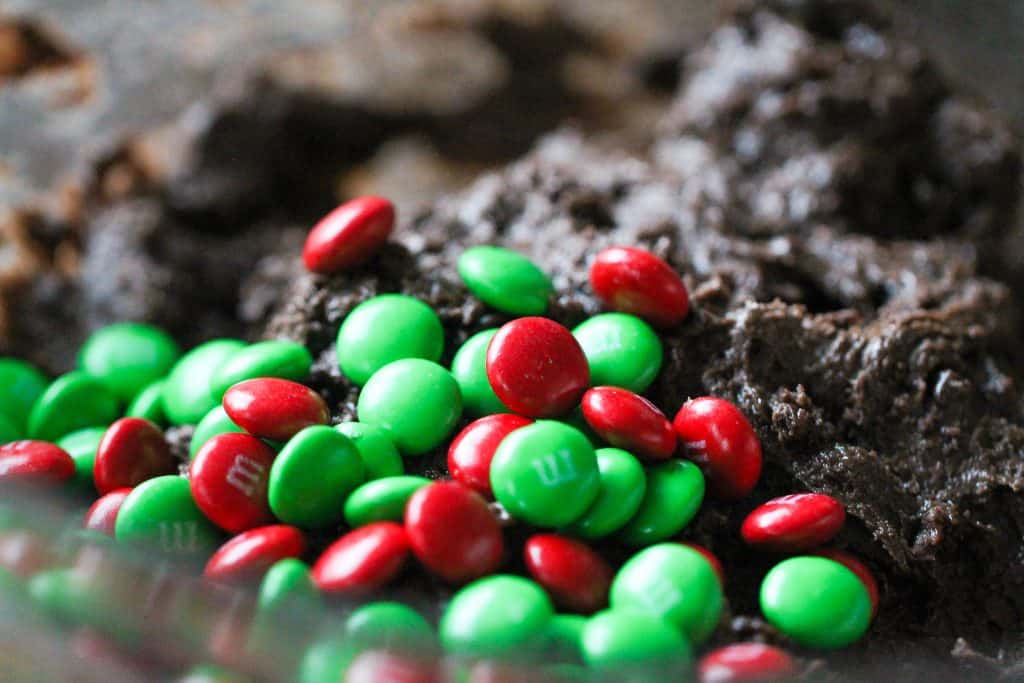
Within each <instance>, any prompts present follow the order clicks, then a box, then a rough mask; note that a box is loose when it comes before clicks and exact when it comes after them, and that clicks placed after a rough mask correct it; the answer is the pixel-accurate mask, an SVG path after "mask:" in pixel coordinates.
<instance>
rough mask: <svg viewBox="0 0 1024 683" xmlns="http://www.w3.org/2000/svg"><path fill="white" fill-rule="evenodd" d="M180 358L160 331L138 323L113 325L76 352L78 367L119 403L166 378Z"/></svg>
mask: <svg viewBox="0 0 1024 683" xmlns="http://www.w3.org/2000/svg"><path fill="white" fill-rule="evenodd" d="M180 355H181V350H180V349H179V348H178V344H177V343H176V342H175V341H174V340H173V339H171V337H170V335H168V334H167V333H166V332H164V331H163V330H161V329H159V328H156V327H153V326H152V325H144V324H141V323H115V324H113V325H108V326H107V327H104V328H102V329H100V330H97V331H96V332H94V333H93V334H92V336H91V337H89V339H87V340H86V342H85V344H84V345H83V346H82V349H81V351H79V353H78V366H79V367H80V368H81V369H82V370H83V371H84V372H85V373H87V374H88V375H90V376H91V377H94V378H95V379H97V380H99V381H100V382H102V383H103V385H104V386H105V387H107V389H109V390H110V392H111V393H112V394H114V395H115V396H116V397H117V398H118V399H119V400H121V401H130V400H131V399H132V398H134V397H135V395H136V394H138V393H139V392H140V391H142V389H143V388H144V387H145V386H146V385H147V384H149V383H150V382H153V381H155V380H158V379H160V378H161V377H163V376H164V375H166V374H167V373H168V372H169V371H170V369H171V367H172V366H173V365H174V363H175V361H177V360H178V357H179V356H180Z"/></svg>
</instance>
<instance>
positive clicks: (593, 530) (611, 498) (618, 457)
mask: <svg viewBox="0 0 1024 683" xmlns="http://www.w3.org/2000/svg"><path fill="white" fill-rule="evenodd" d="M596 456H597V470H598V473H599V474H600V478H601V487H600V489H599V491H598V494H597V498H596V499H595V500H594V502H593V503H592V504H591V505H590V507H589V508H587V511H586V512H585V513H584V514H583V516H582V517H580V518H579V519H577V520H576V521H575V522H573V523H572V524H570V525H569V526H568V527H567V528H566V530H567V531H568V532H569V533H571V534H574V535H576V536H580V537H581V538H587V539H594V538H602V537H604V536H607V535H608V534H611V533H613V532H615V531H618V530H619V529H621V528H622V527H623V525H625V524H626V523H627V522H628V521H629V520H630V519H632V518H633V516H634V515H635V514H636V512H637V510H639V509H640V504H641V503H642V502H643V500H644V493H645V492H646V491H647V476H646V475H645V474H644V468H643V465H641V464H640V461H639V460H637V459H636V458H635V457H633V455H632V454H630V453H628V452H626V451H624V450H622V449H620V448H599V449H597V451H596Z"/></svg>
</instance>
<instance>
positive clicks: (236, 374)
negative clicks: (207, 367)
mask: <svg viewBox="0 0 1024 683" xmlns="http://www.w3.org/2000/svg"><path fill="white" fill-rule="evenodd" d="M312 365H313V357H312V356H311V355H310V353H309V351H307V350H306V347H305V346H303V345H302V344H298V343H296V342H293V341H285V340H278V339H274V340H270V341H262V342H257V343H255V344H251V345H249V346H247V347H245V348H244V349H242V350H240V351H239V352H238V353H236V354H234V355H233V356H231V358H229V359H228V360H227V362H226V363H224V365H222V366H221V367H220V368H218V369H217V371H216V372H215V373H214V376H213V380H212V382H211V384H210V389H211V391H212V392H213V395H214V397H217V398H219V397H222V396H223V395H224V392H226V391H227V390H228V389H230V388H231V387H232V386H233V385H235V384H238V383H239V382H244V381H245V380H247V379H256V378H259V377H276V378H278V379H289V380H292V381H295V382H299V381H301V380H303V379H305V378H306V376H307V375H308V374H309V369H310V367H312Z"/></svg>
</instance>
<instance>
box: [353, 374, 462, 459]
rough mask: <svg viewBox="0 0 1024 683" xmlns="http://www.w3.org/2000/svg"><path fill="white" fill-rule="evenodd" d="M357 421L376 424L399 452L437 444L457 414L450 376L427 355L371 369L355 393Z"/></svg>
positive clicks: (455, 391)
mask: <svg viewBox="0 0 1024 683" xmlns="http://www.w3.org/2000/svg"><path fill="white" fill-rule="evenodd" d="M357 413H358V415H359V421H360V422H365V423H367V424H371V425H375V426H378V427H382V428H384V429H386V430H387V431H388V433H389V434H391V437H392V439H393V440H394V442H395V445H396V446H398V450H399V451H401V452H402V454H403V455H420V454H422V453H426V452H427V451H430V450H432V449H434V448H436V447H437V446H439V445H440V444H441V442H443V441H444V440H445V439H446V438H448V435H449V434H451V432H452V430H453V429H455V425H456V423H457V422H458V421H459V417H460V416H461V415H462V396H461V394H460V393H459V385H458V384H457V383H456V381H455V378H453V377H452V376H451V373H449V372H448V371H447V370H445V369H444V368H443V367H441V366H440V365H438V364H437V363H432V362H430V361H428V360H422V359H419V358H407V359H405V360H398V361H395V362H394V363H390V364H388V365H386V366H384V367H383V368H381V369H380V370H379V371H377V372H376V373H375V374H374V375H373V377H371V378H370V381H369V382H367V383H366V386H364V387H363V390H362V392H360V394H359V402H358V406H357Z"/></svg>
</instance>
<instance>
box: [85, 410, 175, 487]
mask: <svg viewBox="0 0 1024 683" xmlns="http://www.w3.org/2000/svg"><path fill="white" fill-rule="evenodd" d="M177 471H178V461H177V459H176V458H175V457H174V455H173V454H172V453H171V447H170V446H169V445H168V444H167V440H166V439H165V438H164V433H163V430H161V429H160V428H159V427H157V426H156V425H155V424H153V423H152V422H149V421H148V420H143V419H142V418H140V417H123V418H121V419H120V420H118V421H117V422H115V423H114V424H112V425H110V427H108V428H107V431H106V433H105V434H104V435H103V440H102V441H100V444H99V446H98V447H97V449H96V460H95V463H94V465H93V480H94V481H95V483H96V490H97V491H99V493H100V494H101V495H102V494H104V493H110V492H111V491H114V490H116V489H121V488H132V487H134V486H136V485H137V484H141V483H142V482H144V481H146V480H147V479H152V478H153V477H158V476H160V475H161V474H174V473H176V472H177Z"/></svg>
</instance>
